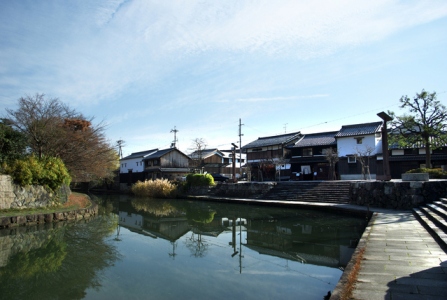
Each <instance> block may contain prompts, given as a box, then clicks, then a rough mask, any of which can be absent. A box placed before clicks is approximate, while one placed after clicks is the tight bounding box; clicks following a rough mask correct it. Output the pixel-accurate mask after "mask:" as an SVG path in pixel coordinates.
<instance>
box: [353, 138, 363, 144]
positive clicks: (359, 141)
mask: <svg viewBox="0 0 447 300" xmlns="http://www.w3.org/2000/svg"><path fill="white" fill-rule="evenodd" d="M355 140H356V141H357V145H361V144H362V143H363V138H362V137H358V138H355Z"/></svg>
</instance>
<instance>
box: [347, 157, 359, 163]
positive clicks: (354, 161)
mask: <svg viewBox="0 0 447 300" xmlns="http://www.w3.org/2000/svg"><path fill="white" fill-rule="evenodd" d="M356 162H357V158H356V157H355V156H348V164H355V163H356Z"/></svg>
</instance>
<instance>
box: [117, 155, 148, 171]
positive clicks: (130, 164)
mask: <svg viewBox="0 0 447 300" xmlns="http://www.w3.org/2000/svg"><path fill="white" fill-rule="evenodd" d="M137 162H138V165H137ZM129 169H132V173H136V172H143V171H144V163H143V158H142V157H137V158H130V159H125V160H121V161H120V173H129Z"/></svg>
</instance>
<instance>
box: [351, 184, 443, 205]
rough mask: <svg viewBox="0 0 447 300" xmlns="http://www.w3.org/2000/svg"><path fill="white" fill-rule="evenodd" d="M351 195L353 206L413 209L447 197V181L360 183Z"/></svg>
mask: <svg viewBox="0 0 447 300" xmlns="http://www.w3.org/2000/svg"><path fill="white" fill-rule="evenodd" d="M350 193H351V195H350V199H351V200H350V203H351V204H356V205H362V206H368V205H369V206H371V207H380V208H392V209H411V208H413V207H418V206H420V205H424V204H426V203H432V202H433V201H437V200H439V198H445V197H447V181H446V180H430V181H358V182H352V183H351V191H350Z"/></svg>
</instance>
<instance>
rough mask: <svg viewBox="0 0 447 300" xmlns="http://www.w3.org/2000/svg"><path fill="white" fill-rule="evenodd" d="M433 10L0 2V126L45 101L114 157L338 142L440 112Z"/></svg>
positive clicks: (444, 63) (346, 3)
mask: <svg viewBox="0 0 447 300" xmlns="http://www.w3.org/2000/svg"><path fill="white" fill-rule="evenodd" d="M446 49H447V1H445V0H433V1H413V0H406V1H396V0H395V1H391V0H378V1H358V0H343V1H329V0H327V1H319V0H315V1H300V0H292V1H283V0H275V1H270V0H266V1H262V0H258V1H244V0H225V1H211V0H209V1H194V0H187V1H186V0H185V1H149V0H128V1H102V0H101V1H100V0H89V1H69V0H67V1H50V0H46V1H34V0H31V1H22V0H15V1H0V115H3V114H4V113H5V108H12V109H13V108H15V107H16V103H17V99H19V98H20V97H22V96H25V95H34V94H35V93H45V94H46V95H47V96H48V97H57V98H59V99H60V100H62V101H63V102H66V103H68V104H70V105H71V106H72V107H73V108H75V109H76V110H77V111H79V112H82V113H83V114H84V115H86V116H89V117H95V121H97V122H100V121H104V122H105V123H107V124H108V127H107V131H106V134H107V137H108V138H109V139H110V141H111V142H112V143H114V142H115V141H117V140H119V139H123V140H125V142H126V147H125V148H124V149H123V152H124V155H128V154H130V153H131V152H136V151H142V150H147V149H152V148H167V147H169V146H170V144H171V142H172V141H173V139H174V135H173V133H171V130H172V129H174V126H175V128H176V129H177V130H178V132H177V138H178V144H177V145H178V148H179V149H180V150H182V151H184V152H186V153H189V152H191V151H192V150H191V148H192V140H193V139H196V138H202V139H204V140H205V141H206V144H207V146H208V147H213V148H214V147H217V148H220V149H229V148H230V147H231V143H236V142H239V136H238V124H239V119H241V120H242V123H243V124H244V125H243V126H242V133H243V137H242V145H245V144H247V143H249V142H251V141H253V140H255V139H257V138H258V137H260V136H269V135H276V134H282V133H284V132H294V131H301V132H303V133H313V132H321V131H329V130H331V131H332V130H338V129H339V128H340V127H341V126H342V125H348V124H356V123H364V122H374V121H379V120H380V119H379V118H378V117H377V115H376V114H377V113H378V112H380V111H386V110H392V111H395V112H396V113H398V114H401V113H403V111H402V110H400V109H399V98H400V97H401V96H402V95H409V96H413V95H415V93H416V92H420V91H421V90H422V89H425V90H427V91H430V92H433V91H436V92H437V93H438V100H440V101H441V102H442V103H443V104H445V105H447V100H446V98H447V92H446V91H447V86H446V85H447V76H446V70H447V50H446Z"/></svg>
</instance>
